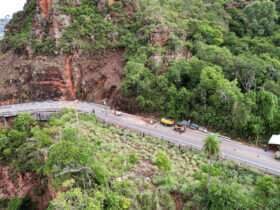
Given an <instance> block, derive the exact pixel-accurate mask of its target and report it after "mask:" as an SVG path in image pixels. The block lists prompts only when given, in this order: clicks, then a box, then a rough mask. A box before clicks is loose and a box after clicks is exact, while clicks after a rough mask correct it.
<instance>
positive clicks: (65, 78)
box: [0, 50, 124, 105]
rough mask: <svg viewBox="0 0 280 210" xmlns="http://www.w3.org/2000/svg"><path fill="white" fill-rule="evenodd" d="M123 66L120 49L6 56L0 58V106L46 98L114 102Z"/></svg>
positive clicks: (117, 93) (118, 89)
mask: <svg viewBox="0 0 280 210" xmlns="http://www.w3.org/2000/svg"><path fill="white" fill-rule="evenodd" d="M123 65H124V60H123V51H122V50H111V51H106V52H103V53H97V54H96V55H78V54H76V55H59V56H55V57H49V56H36V57H32V58H29V57H24V56H18V55H15V54H13V53H7V54H5V55H2V57H1V58H0V78H1V81H0V104H2V105H3V104H10V103H15V102H23V101H31V100H34V101H39V100H48V99H54V100H60V99H63V100H73V99H81V100H88V101H97V102H100V101H102V100H104V99H107V100H108V101H109V102H111V103H113V102H114V101H115V100H116V99H117V98H118V96H119V93H120V85H121V77H122V69H123Z"/></svg>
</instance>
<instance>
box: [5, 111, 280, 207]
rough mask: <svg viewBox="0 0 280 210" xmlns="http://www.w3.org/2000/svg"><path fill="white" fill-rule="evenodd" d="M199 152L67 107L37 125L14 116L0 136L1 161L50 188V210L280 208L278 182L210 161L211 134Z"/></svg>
mask: <svg viewBox="0 0 280 210" xmlns="http://www.w3.org/2000/svg"><path fill="white" fill-rule="evenodd" d="M205 152H206V154H204V153H203V152H201V153H198V152H195V151H190V150H183V149H180V148H178V147H177V146H173V145H170V144H168V143H166V142H164V141H161V140H158V139H154V138H151V137H142V136H140V135H137V134H136V133H131V132H129V131H127V130H121V129H117V128H115V127H112V126H108V125H105V124H102V123H100V122H97V120H96V119H95V117H94V116H93V115H84V114H79V115H78V116H77V115H76V113H75V112H73V111H69V110H68V111H64V112H63V113H60V114H58V115H57V116H55V117H53V118H52V119H51V121H50V122H49V123H48V124H44V125H39V124H38V123H37V122H35V121H34V120H33V119H32V118H31V117H30V116H29V115H27V114H23V115H20V116H19V117H18V118H17V119H16V120H15V122H14V124H13V127H11V128H9V129H5V130H1V136H0V160H1V163H2V164H3V163H5V164H8V165H10V167H12V168H14V169H15V170H16V171H20V172H33V173H36V174H38V175H39V176H40V177H41V179H42V180H44V179H45V180H49V182H51V183H52V185H53V187H54V188H55V190H56V191H57V193H58V194H57V197H56V198H55V199H54V200H52V201H50V204H49V208H48V209H49V210H56V209H57V210H62V209H89V210H93V209H96V210H99V209H100V210H101V209H106V210H121V209H124V210H125V209H133V210H135V209H139V210H140V209H141V210H144V209H146V210H157V209H166V210H175V209H176V210H178V209H183V210H187V209H213V210H220V209H229V210H231V209H232V210H236V209H248V210H249V209H260V210H263V209H268V210H273V209H277V208H278V207H279V205H280V203H279V202H280V200H279V196H280V180H279V178H275V177H272V176H267V175H262V174H259V173H256V172H253V171H249V170H247V169H245V168H241V167H238V166H237V165H235V164H233V163H231V162H226V161H219V160H217V155H218V152H219V150H218V144H217V141H216V138H215V136H210V137H209V138H208V139H207V140H206V144H205ZM208 157H209V158H211V164H209V163H208ZM42 183H47V182H44V181H42ZM46 188H47V186H45V187H42V189H46ZM34 190H35V191H34V192H35V193H36V192H38V189H34ZM36 190H37V191H36ZM41 193H42V192H41ZM27 201H28V205H29V207H30V206H31V205H35V206H36V204H34V203H32V202H31V201H30V199H29V200H27V198H26V199H25V200H24V199H23V200H22V199H18V198H14V199H11V200H10V201H9V202H8V201H7V200H6V201H0V208H1V206H4V205H5V206H6V207H7V206H9V208H8V207H7V208H8V209H13V210H15V209H20V207H21V206H22V205H25V206H26V205H27ZM176 206H177V208H176ZM27 209H31V207H30V208H27Z"/></svg>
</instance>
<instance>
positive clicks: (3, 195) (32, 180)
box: [0, 166, 55, 210]
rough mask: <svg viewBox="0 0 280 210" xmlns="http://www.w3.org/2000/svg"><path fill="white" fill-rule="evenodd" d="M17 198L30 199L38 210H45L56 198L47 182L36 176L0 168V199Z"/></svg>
mask: <svg viewBox="0 0 280 210" xmlns="http://www.w3.org/2000/svg"><path fill="white" fill-rule="evenodd" d="M38 192H40V193H38ZM15 197H17V198H25V197H28V198H30V199H31V201H32V203H34V205H36V209H37V210H44V209H46V208H47V207H48V205H49V201H50V200H52V199H53V198H54V197H55V192H54V190H53V189H52V188H51V186H50V184H49V183H48V181H47V180H42V179H41V178H40V177H38V176H37V175H35V174H32V173H18V172H14V171H13V170H11V169H10V168H9V167H6V166H0V199H10V198H15Z"/></svg>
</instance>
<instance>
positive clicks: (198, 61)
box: [1, 0, 280, 143]
mask: <svg viewBox="0 0 280 210" xmlns="http://www.w3.org/2000/svg"><path fill="white" fill-rule="evenodd" d="M75 2H77V1H74V0H72V1H71V0H67V1H61V3H59V5H58V6H57V8H58V9H59V11H60V12H61V13H62V14H64V15H67V16H70V17H71V24H70V25H69V26H67V27H66V28H65V29H64V30H63V34H62V36H61V37H60V38H59V39H58V40H53V39H52V38H50V37H49V36H45V37H44V36H43V37H40V39H39V40H38V39H35V38H34V37H33V34H32V30H31V23H32V16H33V15H34V12H35V6H34V5H35V1H34V0H30V1H28V4H27V5H26V7H25V13H26V14H27V12H28V15H25V16H24V17H25V18H21V19H20V21H19V20H18V19H19V17H22V16H23V13H19V14H18V15H16V16H15V17H14V19H13V21H12V23H11V26H12V25H13V24H15V23H16V22H21V23H22V27H21V29H20V30H17V31H16V33H15V31H11V32H10V33H7V34H6V36H5V39H4V40H3V42H2V44H1V46H2V50H3V51H7V50H15V51H17V52H22V51H21V49H22V48H25V47H26V46H31V48H32V49H33V52H35V53H36V54H47V55H54V54H57V53H62V54H73V53H76V52H82V53H87V54H95V53H97V52H100V51H102V50H105V49H112V48H114V49H116V48H121V49H125V60H126V64H125V71H124V77H123V81H122V94H123V96H124V97H126V98H127V99H128V100H129V106H126V108H127V109H128V110H130V111H135V110H137V111H144V112H151V113H154V112H157V113H158V112H159V113H161V114H162V115H168V116H170V117H174V118H176V119H184V118H191V119H193V120H194V121H196V122H198V123H201V124H203V125H205V126H208V127H211V128H214V129H216V130H219V131H224V132H226V133H228V134H230V135H232V136H235V137H242V138H246V139H249V140H250V141H252V142H257V143H258V142H261V143H266V142H267V139H268V138H269V137H270V136H271V135H272V134H274V133H279V131H280V105H279V100H280V62H279V59H280V25H279V24H280V18H279V14H280V1H279V0H218V1H217V0H138V1H137V0H119V1H117V0H112V1H104V0H100V1H97V0H96V1H92V0H81V1H80V4H79V5H76V6H72V5H73V4H76V3H75ZM57 8H56V9H57Z"/></svg>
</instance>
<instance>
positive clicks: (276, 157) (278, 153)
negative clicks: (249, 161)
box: [274, 151, 280, 160]
mask: <svg viewBox="0 0 280 210" xmlns="http://www.w3.org/2000/svg"><path fill="white" fill-rule="evenodd" d="M274 158H275V159H276V160H280V151H277V152H275V155H274Z"/></svg>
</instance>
